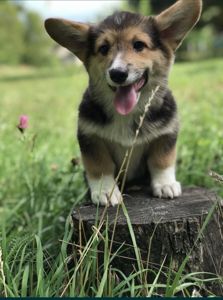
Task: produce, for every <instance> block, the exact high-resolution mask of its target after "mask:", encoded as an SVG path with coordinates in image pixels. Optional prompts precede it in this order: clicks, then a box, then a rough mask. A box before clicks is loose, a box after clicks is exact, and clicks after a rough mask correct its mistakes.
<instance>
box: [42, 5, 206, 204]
mask: <svg viewBox="0 0 223 300" xmlns="http://www.w3.org/2000/svg"><path fill="white" fill-rule="evenodd" d="M201 8H202V0H179V1H177V2H176V3H175V4H174V5H172V6H171V7H169V8H168V9H166V10H165V11H163V12H162V13H160V14H159V15H157V16H142V15H140V14H136V13H130V12H125V11H124V12H116V13H114V14H113V15H111V16H108V17H107V18H106V19H105V20H103V21H102V22H100V23H99V24H95V25H92V24H85V23H79V22H72V21H68V20H64V19H55V18H50V19H47V20H46V21H45V28H46V30H47V32H48V34H49V35H50V36H51V37H52V38H53V39H54V40H55V41H56V42H57V43H59V44H60V45H62V46H64V47H66V48H67V49H69V50H70V51H71V52H73V53H74V54H75V55H76V56H77V57H78V58H79V59H80V60H81V61H82V62H83V64H84V66H85V68H86V70H87V73H88V75H89V85H88V87H87V89H86V91H85V93H84V96H83V99H82V102H81V103H80V106H79V118H78V141H79V145H80V150H81V155H82V160H83V164H84V168H85V171H86V178H87V181H88V184H89V187H90V192H91V199H92V201H93V203H95V204H101V205H109V204H111V205H113V206H114V205H117V204H119V203H120V202H121V201H122V195H121V192H120V188H119V186H118V184H119V182H116V176H117V174H118V173H119V170H120V168H121V165H122V163H123V160H124V158H125V154H126V151H127V150H128V149H129V148H131V146H132V144H133V141H134V138H135V135H136V130H137V129H138V127H139V123H140V117H141V116H142V115H143V113H144V112H145V106H146V104H147V103H148V99H149V98H150V97H151V94H152V92H153V91H154V90H155V89H158V90H157V92H156V93H155V95H154V97H153V99H152V100H151V103H150V106H149V109H148V111H147V112H146V114H145V118H144V120H143V123H142V126H141V128H140V130H139V134H138V137H137V140H136V143H135V145H134V148H133V152H132V156H131V159H130V161H129V163H128V169H127V170H126V172H127V173H126V181H127V182H130V181H134V180H136V179H138V178H144V179H145V178H147V176H149V177H150V185H151V189H152V192H153V195H154V196H156V197H164V198H173V197H178V196H180V195H181V185H180V183H179V182H178V181H177V180H176V178H175V161H176V141H177V135H178V130H179V123H178V118H177V107H176V103H175V100H174V97H173V95H172V93H171V91H170V90H169V88H168V75H169V71H170V68H171V66H172V64H173V61H174V53H175V51H176V50H177V48H178V47H179V46H180V44H181V42H182V40H183V39H184V37H185V36H186V34H187V33H188V32H189V31H190V30H191V29H192V28H193V26H194V25H195V24H196V23H197V21H198V20H199V17H200V14H201ZM157 87H158V88H157ZM125 167H126V166H124V169H125ZM149 177H148V178H149ZM119 181H120V178H119ZM148 184H149V181H148Z"/></svg>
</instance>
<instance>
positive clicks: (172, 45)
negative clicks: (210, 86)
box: [45, 0, 202, 115]
mask: <svg viewBox="0 0 223 300" xmlns="http://www.w3.org/2000/svg"><path fill="white" fill-rule="evenodd" d="M201 6H202V0H179V1H178V2H176V4H174V5H173V6H171V7H170V8H168V9H167V10H165V11H163V12H162V13H161V14H159V15H158V16H155V17H145V16H141V15H139V14H134V13H130V12H117V13H114V14H113V15H111V16H109V17H107V18H106V19H105V20H103V21H102V22H101V23H99V24H97V25H89V24H84V23H78V22H71V21H68V20H64V19H52V18H51V19H47V20H46V22H45V27H46V30H47V32H48V34H49V35H50V36H51V37H52V38H53V39H54V40H55V41H56V42H58V43H59V44H60V45H62V46H64V47H66V48H68V49H69V50H70V51H71V52H73V53H74V54H75V55H76V56H78V57H79V59H81V60H82V61H83V63H84V65H85V66H86V69H87V71H88V73H89V76H90V81H91V83H92V85H93V86H97V89H99V90H100V89H102V88H103V89H109V90H110V91H111V92H112V93H113V94H114V95H113V99H114V105H115V108H116V111H117V112H118V113H120V114H122V115H126V114H128V113H130V112H131V111H132V110H133V108H134V107H135V105H136V104H137V102H138V100H139V96H140V92H141V91H143V90H146V87H147V88H148V87H149V85H150V83H151V82H152V81H154V78H158V80H157V81H158V83H160V82H159V81H160V80H162V78H163V79H165V78H166V77H167V75H168V72H169V67H170V65H171V64H172V61H173V57H174V52H175V50H176V49H177V48H178V47H179V45H180V44H181V42H182V40H183V39H184V37H185V35H186V34H187V33H188V32H189V31H190V30H191V29H192V28H193V26H194V25H195V24H196V22H197V21H198V19H199V16H200V13H201Z"/></svg>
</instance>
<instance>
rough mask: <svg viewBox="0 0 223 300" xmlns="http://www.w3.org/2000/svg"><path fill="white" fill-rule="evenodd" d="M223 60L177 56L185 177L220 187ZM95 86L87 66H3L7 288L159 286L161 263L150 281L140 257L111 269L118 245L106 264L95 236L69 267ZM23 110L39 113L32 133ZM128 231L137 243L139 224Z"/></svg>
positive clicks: (53, 292)
mask: <svg viewBox="0 0 223 300" xmlns="http://www.w3.org/2000/svg"><path fill="white" fill-rule="evenodd" d="M222 69H223V60H210V61H207V62H198V63H185V64H178V65H175V66H174V68H173V70H172V74H171V78H170V86H171V88H172V90H173V91H174V95H175V96H176V98H177V101H178V108H179V115H180V118H181V133H180V136H179V142H178V178H179V180H180V181H181V182H182V183H183V185H199V186H206V187H211V188H213V189H215V190H216V191H217V192H218V193H219V194H220V195H223V188H222V186H220V185H218V184H217V183H215V182H214V181H213V180H212V179H211V178H210V177H209V176H208V171H209V170H210V169H212V170H214V171H216V172H218V173H220V174H222V173H223V171H222V170H223V131H222V125H223V121H222V115H223V105H222V99H223V85H222V82H223V73H222ZM86 85H87V77H86V74H85V72H84V70H83V68H82V67H74V68H66V69H64V70H62V69H53V70H50V69H40V70H37V69H31V68H26V67H23V68H8V67H3V68H2V67H1V72H0V95H1V100H0V102H1V110H0V141H1V143H0V232H1V234H0V242H1V249H2V252H3V254H2V261H3V264H4V265H3V269H2V267H1V260H0V296H4V295H5V294H7V295H9V296H27V295H30V296H59V295H65V296H77V295H82V296H86V295H92V296H95V295H99V296H100V295H104V296H120V295H123V294H124V293H127V294H128V295H132V296H133V295H136V296H137V295H143V294H142V291H145V290H146V291H147V294H148V295H152V294H155V292H156V288H157V287H158V286H159V285H160V283H159V276H158V275H159V272H158V273H157V277H156V281H155V282H154V284H151V283H150V284H149V283H146V282H141V281H140V280H141V278H142V277H143V276H142V273H143V272H145V270H142V269H140V266H139V270H138V273H137V272H136V273H135V274H132V275H131V276H130V277H128V278H126V277H125V275H124V274H122V273H121V272H120V271H118V270H114V269H112V268H111V267H110V265H109V260H110V259H111V257H110V254H109V251H107V252H105V254H104V269H103V270H98V268H97V257H96V256H95V255H92V251H90V250H94V251H96V250H97V245H98V239H97V238H96V236H95V235H93V236H92V238H91V240H89V244H88V245H87V246H86V247H85V249H83V250H82V256H81V263H80V261H79V260H78V258H77V261H76V267H75V268H71V269H69V270H68V269H67V267H66V265H67V262H68V260H69V257H68V256H67V253H66V247H67V242H68V241H69V239H70V237H71V234H72V228H71V227H70V225H69V222H70V218H69V215H70V212H71V210H72V208H73V207H74V206H75V205H76V204H77V203H79V202H80V201H82V200H83V199H84V196H85V193H86V188H85V186H84V183H83V176H82V168H81V166H79V165H77V166H72V164H71V163H70V160H71V159H72V158H73V157H78V156H79V148H78V145H77V142H76V141H75V139H74V136H75V131H76V121H77V107H78V103H79V101H80V99H81V95H82V93H83V91H84V89H85V87H86ZM21 114H26V115H28V116H29V120H30V126H29V129H28V130H27V132H26V134H25V136H22V135H21V133H20V132H19V131H18V129H17V128H16V125H17V123H18V118H19V116H20V115H21ZM129 230H130V232H131V236H132V239H133V244H134V243H135V241H134V233H133V232H132V229H131V224H130V223H129ZM106 241H107V239H106V231H105V242H106ZM107 247H108V245H107ZM137 256H139V254H137V253H136V257H137ZM161 271H162V270H161V269H160V272H161ZM117 274H119V281H117ZM4 277H5V279H4ZM197 277H198V275H197V274H192V275H191V278H190V277H189V279H191V281H192V282H193V284H194V281H193V280H192V278H197ZM139 282H141V283H140V284H139ZM199 282H200V281H199V280H198V279H197V281H196V284H199ZM189 283H190V280H189ZM189 283H188V278H187V285H188V284H189ZM187 285H185V283H184V279H183V277H182V276H180V279H179V280H178V281H175V282H174V285H172V287H171V288H169V289H166V293H167V294H168V295H174V294H176V292H177V291H178V290H179V289H180V287H181V286H183V287H184V288H185V295H188V294H187V293H188V292H187ZM160 286H161V285H160ZM162 287H163V288H164V289H165V288H166V287H165V284H163V285H162Z"/></svg>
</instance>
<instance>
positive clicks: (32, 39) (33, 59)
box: [0, 0, 58, 66]
mask: <svg viewBox="0 0 223 300" xmlns="http://www.w3.org/2000/svg"><path fill="white" fill-rule="evenodd" d="M53 47H54V43H53V42H52V41H51V40H50V39H49V38H48V36H47V34H46V33H45V30H44V27H43V20H42V18H41V17H40V16H39V15H38V14H37V13H35V12H29V11H27V10H26V9H25V8H24V6H23V5H21V3H19V2H11V1H8V0H4V1H2V0H0V64H11V65H12V64H29V65H35V66H42V65H49V64H54V63H56V62H58V60H57V59H56V57H55V56H54V55H51V52H52V49H53Z"/></svg>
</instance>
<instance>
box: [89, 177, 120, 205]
mask: <svg viewBox="0 0 223 300" xmlns="http://www.w3.org/2000/svg"><path fill="white" fill-rule="evenodd" d="M88 183H89V186H90V190H91V199H92V202H93V203H94V204H101V205H109V203H110V204H111V205H112V206H115V205H117V204H119V203H120V202H121V201H122V195H121V193H120V191H119V188H118V186H117V184H116V183H115V180H114V178H113V176H111V175H106V176H103V177H102V178H100V179H91V178H88Z"/></svg>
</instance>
